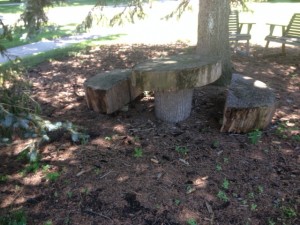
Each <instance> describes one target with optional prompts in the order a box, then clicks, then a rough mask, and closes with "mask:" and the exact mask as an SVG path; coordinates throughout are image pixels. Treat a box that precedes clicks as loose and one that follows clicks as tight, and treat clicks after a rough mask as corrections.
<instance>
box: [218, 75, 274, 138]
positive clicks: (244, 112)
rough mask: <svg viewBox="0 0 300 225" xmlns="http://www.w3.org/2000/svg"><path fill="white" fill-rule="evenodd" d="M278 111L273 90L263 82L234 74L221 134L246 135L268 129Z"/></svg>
mask: <svg viewBox="0 0 300 225" xmlns="http://www.w3.org/2000/svg"><path fill="white" fill-rule="evenodd" d="M275 109H276V101H275V94H274V93H273V90H272V89H270V88H268V87H267V85H266V84H265V83H263V82H261V81H258V80H254V79H252V78H250V77H245V76H241V75H238V74H233V76H232V81H231V85H230V87H229V90H228V95H227V99H226V104H225V110H224V117H223V125H222V128H221V132H233V133H246V132H249V131H251V130H254V129H264V128H266V127H267V126H268V125H269V124H270V122H271V120H272V117H273V115H274V112H275Z"/></svg>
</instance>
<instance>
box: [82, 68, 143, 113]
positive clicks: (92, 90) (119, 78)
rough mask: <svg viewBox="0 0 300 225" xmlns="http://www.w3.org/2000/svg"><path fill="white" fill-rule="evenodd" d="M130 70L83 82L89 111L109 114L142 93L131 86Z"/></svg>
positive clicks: (114, 72)
mask: <svg viewBox="0 0 300 225" xmlns="http://www.w3.org/2000/svg"><path fill="white" fill-rule="evenodd" d="M131 74H132V71H131V70H113V71H111V72H106V73H100V74H98V75H96V76H93V77H91V78H89V79H87V80H86V81H85V82H84V89H85V99H86V102H87V105H88V107H89V108H90V109H92V110H94V111H96V112H100V113H107V114H111V113H113V112H115V111H117V110H119V109H121V108H122V107H123V106H124V105H125V104H127V103H129V102H130V101H132V100H134V99H135V98H136V97H138V96H139V95H140V94H142V92H141V91H140V90H138V89H136V88H134V87H132V85H131V81H130V76H131Z"/></svg>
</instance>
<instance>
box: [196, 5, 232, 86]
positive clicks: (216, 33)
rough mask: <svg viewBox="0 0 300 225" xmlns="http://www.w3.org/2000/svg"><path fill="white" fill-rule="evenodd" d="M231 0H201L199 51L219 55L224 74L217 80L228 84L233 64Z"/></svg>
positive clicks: (204, 54)
mask: <svg viewBox="0 0 300 225" xmlns="http://www.w3.org/2000/svg"><path fill="white" fill-rule="evenodd" d="M229 3H230V0H222V1H220V0H199V15H198V41H197V53H198V54H199V55H202V56H217V57H219V58H220V59H221V61H222V76H221V77H220V78H219V80H218V81H216V82H215V84H217V85H222V86H223V85H224V86H227V85H229V84H230V81H231V74H232V70H231V68H232V66H231V57H230V48H229V36H228V19H229V13H230V4H229Z"/></svg>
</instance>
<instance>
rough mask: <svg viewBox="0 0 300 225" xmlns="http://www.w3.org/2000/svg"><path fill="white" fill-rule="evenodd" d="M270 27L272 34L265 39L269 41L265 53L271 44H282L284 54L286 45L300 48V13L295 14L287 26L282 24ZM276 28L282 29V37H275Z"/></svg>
mask: <svg viewBox="0 0 300 225" xmlns="http://www.w3.org/2000/svg"><path fill="white" fill-rule="evenodd" d="M268 25H269V26H270V33H269V35H267V36H266V38H265V40H266V41H267V43H266V46H265V52H266V50H267V48H268V47H269V43H270V42H277V43H281V44H282V53H283V54H285V45H294V46H300V13H295V14H294V15H293V16H292V18H291V20H290V22H289V24H288V25H287V26H286V25H280V24H268ZM275 27H281V30H282V35H281V36H275V35H273V32H274V29H275Z"/></svg>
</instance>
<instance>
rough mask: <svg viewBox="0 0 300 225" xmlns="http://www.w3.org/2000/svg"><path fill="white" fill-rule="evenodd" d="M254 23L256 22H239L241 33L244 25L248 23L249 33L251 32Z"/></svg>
mask: <svg viewBox="0 0 300 225" xmlns="http://www.w3.org/2000/svg"><path fill="white" fill-rule="evenodd" d="M253 24H255V23H239V33H241V31H242V28H243V26H244V25H247V34H250V31H251V29H252V26H253Z"/></svg>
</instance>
